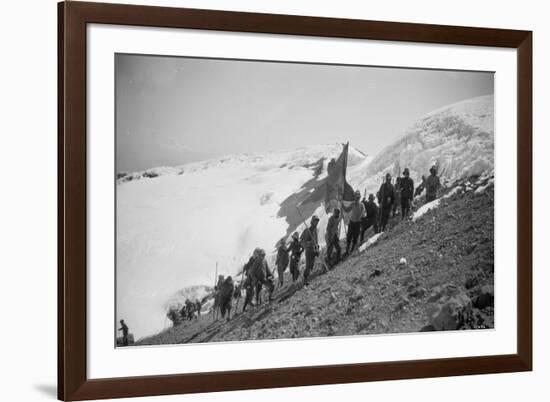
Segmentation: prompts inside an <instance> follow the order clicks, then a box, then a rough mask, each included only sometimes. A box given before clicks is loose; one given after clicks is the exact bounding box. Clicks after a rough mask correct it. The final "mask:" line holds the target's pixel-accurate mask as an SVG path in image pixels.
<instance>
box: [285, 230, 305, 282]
mask: <svg viewBox="0 0 550 402" xmlns="http://www.w3.org/2000/svg"><path fill="white" fill-rule="evenodd" d="M289 250H290V274H291V275H292V282H296V280H297V279H298V277H299V276H300V268H299V264H300V258H301V256H302V252H303V251H304V247H303V246H302V243H300V239H299V234H298V232H294V233H293V234H292V242H291V243H290V246H289Z"/></svg>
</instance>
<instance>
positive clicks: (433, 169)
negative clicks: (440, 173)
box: [430, 165, 437, 173]
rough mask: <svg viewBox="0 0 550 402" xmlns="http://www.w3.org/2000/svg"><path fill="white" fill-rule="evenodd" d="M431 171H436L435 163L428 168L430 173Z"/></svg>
mask: <svg viewBox="0 0 550 402" xmlns="http://www.w3.org/2000/svg"><path fill="white" fill-rule="evenodd" d="M431 172H437V168H436V167H435V165H433V166H432V167H431V168H430V173H431Z"/></svg>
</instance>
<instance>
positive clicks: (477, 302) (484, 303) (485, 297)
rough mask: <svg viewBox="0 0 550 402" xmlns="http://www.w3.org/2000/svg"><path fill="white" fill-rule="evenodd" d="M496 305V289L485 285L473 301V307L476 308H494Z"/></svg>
mask: <svg viewBox="0 0 550 402" xmlns="http://www.w3.org/2000/svg"><path fill="white" fill-rule="evenodd" d="M494 304H495V288H494V287H493V286H492V285H485V286H483V287H482V288H481V291H480V293H479V295H478V296H477V297H475V298H474V300H473V305H474V307H476V308H479V309H483V308H486V307H493V306H494Z"/></svg>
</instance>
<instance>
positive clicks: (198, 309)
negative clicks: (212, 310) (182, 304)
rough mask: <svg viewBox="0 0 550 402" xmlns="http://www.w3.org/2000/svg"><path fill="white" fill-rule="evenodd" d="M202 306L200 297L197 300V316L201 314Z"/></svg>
mask: <svg viewBox="0 0 550 402" xmlns="http://www.w3.org/2000/svg"><path fill="white" fill-rule="evenodd" d="M201 308H202V305H201V302H200V300H199V299H197V301H196V302H195V310H196V311H197V317H200V316H201Z"/></svg>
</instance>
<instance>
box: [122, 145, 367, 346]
mask: <svg viewBox="0 0 550 402" xmlns="http://www.w3.org/2000/svg"><path fill="white" fill-rule="evenodd" d="M341 149H342V146H341V144H333V145H321V146H312V147H308V148H302V149H297V150H291V151H281V152H274V153H270V154H265V155H264V154H249V155H231V156H227V157H224V158H220V159H211V160H207V161H203V162H197V163H191V164H187V165H184V166H181V167H174V168H171V167H163V168H155V169H149V170H147V171H145V172H139V173H133V174H130V175H126V176H124V177H122V178H120V179H119V180H118V181H117V183H118V185H117V315H118V319H121V318H123V319H124V320H125V321H126V322H127V323H128V325H130V326H131V329H132V331H133V333H134V335H135V336H136V337H137V338H139V337H141V336H144V335H148V334H151V333H154V332H157V331H160V330H162V329H163V327H164V324H165V311H166V303H167V301H168V300H172V299H173V295H174V294H176V293H177V291H178V290H180V289H182V288H186V287H189V286H192V285H210V286H213V285H214V276H215V266H216V262H217V263H218V273H219V274H225V275H235V274H237V273H238V272H239V271H240V270H241V268H242V265H243V264H244V263H245V262H246V261H247V260H248V258H249V256H250V255H251V253H252V251H253V249H254V248H255V247H262V248H264V249H266V252H267V253H268V254H270V253H273V252H274V251H275V250H274V248H275V244H276V242H277V241H278V240H279V239H280V238H281V237H283V236H286V235H287V234H288V233H289V225H292V226H293V229H295V228H296V226H297V224H298V222H297V221H296V219H299V217H297V216H296V214H293V215H292V216H291V217H290V218H289V215H281V214H280V211H281V204H282V203H283V202H284V201H285V200H286V199H288V198H289V197H291V196H293V195H295V194H297V193H300V190H301V189H302V188H303V186H304V183H307V182H311V181H312V180H313V181H314V182H317V183H322V180H323V179H324V177H326V165H327V163H328V161H330V158H332V157H337V156H338V155H339V154H340V152H341ZM369 159H370V158H368V157H366V156H365V155H363V154H362V153H360V152H358V151H355V150H350V157H349V168H350V169H352V168H353V167H355V168H363V167H364V166H365V165H364V164H365V163H368V160H369ZM319 185H320V184H319ZM308 191H309V190H308ZM322 201H323V200H319V206H321V205H322ZM298 203H299V200H298ZM323 214H324V211H323ZM304 215H305V216H307V217H309V216H311V212H310V211H308V212H304ZM322 218H323V220H326V214H324V215H323V217H322ZM289 219H290V221H292V222H293V223H289ZM322 226H324V225H322ZM270 257H271V258H272V257H273V256H272V255H271V256H270Z"/></svg>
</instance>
